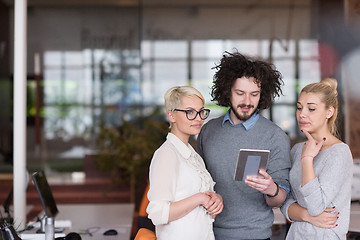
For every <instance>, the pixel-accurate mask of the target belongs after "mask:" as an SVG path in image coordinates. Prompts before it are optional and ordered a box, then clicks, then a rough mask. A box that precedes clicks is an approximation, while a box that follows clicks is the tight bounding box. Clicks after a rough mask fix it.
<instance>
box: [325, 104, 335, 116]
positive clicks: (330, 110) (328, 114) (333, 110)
mask: <svg viewBox="0 0 360 240" xmlns="http://www.w3.org/2000/svg"><path fill="white" fill-rule="evenodd" d="M334 112H335V108H334V107H333V106H330V107H329V109H328V111H327V114H326V118H327V119H329V118H331V117H332V116H333V115H334Z"/></svg>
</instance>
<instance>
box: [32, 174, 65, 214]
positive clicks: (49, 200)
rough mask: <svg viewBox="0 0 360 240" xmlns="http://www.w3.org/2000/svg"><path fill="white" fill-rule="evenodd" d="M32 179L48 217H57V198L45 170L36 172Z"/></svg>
mask: <svg viewBox="0 0 360 240" xmlns="http://www.w3.org/2000/svg"><path fill="white" fill-rule="evenodd" d="M32 179H33V181H34V184H35V186H36V190H37V191H38V193H39V196H40V200H41V204H42V206H43V208H44V211H45V214H46V216H47V217H55V216H56V215H57V214H58V212H59V211H58V209H57V207H56V202H55V199H54V197H53V195H52V192H51V189H50V186H49V184H48V181H47V179H46V176H45V173H44V171H39V172H35V173H34V174H33V175H32Z"/></svg>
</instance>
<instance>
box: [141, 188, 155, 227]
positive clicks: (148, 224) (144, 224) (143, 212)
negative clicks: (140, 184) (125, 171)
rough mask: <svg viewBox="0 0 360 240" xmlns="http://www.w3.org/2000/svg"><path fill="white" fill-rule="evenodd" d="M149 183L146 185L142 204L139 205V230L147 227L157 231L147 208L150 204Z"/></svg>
mask: <svg viewBox="0 0 360 240" xmlns="http://www.w3.org/2000/svg"><path fill="white" fill-rule="evenodd" d="M149 187H150V185H149V183H148V184H147V186H146V189H145V191H144V195H143V197H142V200H141V203H140V206H139V215H138V230H139V229H140V228H147V229H149V230H151V231H153V232H154V231H155V226H154V224H153V223H152V221H151V220H150V219H149V218H148V214H147V212H146V208H147V206H148V204H149V199H148V198H147V193H148V191H149Z"/></svg>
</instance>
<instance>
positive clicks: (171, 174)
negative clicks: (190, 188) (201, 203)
mask: <svg viewBox="0 0 360 240" xmlns="http://www.w3.org/2000/svg"><path fill="white" fill-rule="evenodd" d="M178 172H179V164H178V161H177V157H176V153H175V152H174V151H171V149H170V148H160V149H158V150H157V151H156V152H155V153H154V156H153V159H152V161H151V164H150V171H149V179H150V188H149V192H148V199H149V205H148V207H147V209H146V211H147V213H148V214H149V215H148V217H149V218H150V219H151V220H152V222H153V223H154V225H160V224H167V223H168V220H169V211H170V203H171V202H173V201H174V199H175V192H176V182H177V178H178Z"/></svg>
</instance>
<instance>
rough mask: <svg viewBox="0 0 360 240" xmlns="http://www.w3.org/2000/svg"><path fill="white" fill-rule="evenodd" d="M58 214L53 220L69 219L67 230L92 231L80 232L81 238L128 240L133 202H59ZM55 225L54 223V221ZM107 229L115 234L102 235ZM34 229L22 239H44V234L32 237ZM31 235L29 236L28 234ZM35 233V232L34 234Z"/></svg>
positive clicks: (84, 239)
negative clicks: (113, 230) (115, 231)
mask: <svg viewBox="0 0 360 240" xmlns="http://www.w3.org/2000/svg"><path fill="white" fill-rule="evenodd" d="M57 207H58V209H59V214H58V215H57V216H56V218H55V221H64V220H70V221H71V229H67V230H66V232H65V233H68V232H79V233H84V232H86V230H89V232H90V233H92V234H91V235H92V236H90V235H89V234H81V238H82V240H98V239H103V240H129V239H130V235H131V227H132V221H133V213H134V204H132V203H127V204H59V205H58V206H57ZM55 225H56V223H55ZM108 229H115V230H117V232H118V234H117V235H115V236H104V235H103V233H104V232H105V231H106V230H108ZM34 232H35V230H34V231H32V232H31V233H30V232H29V233H28V237H25V236H23V235H22V236H21V237H22V239H39V240H40V239H45V236H44V234H38V235H37V236H36V237H34V234H33V233H34ZM30 235H31V236H30ZM35 235H36V234H35Z"/></svg>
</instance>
